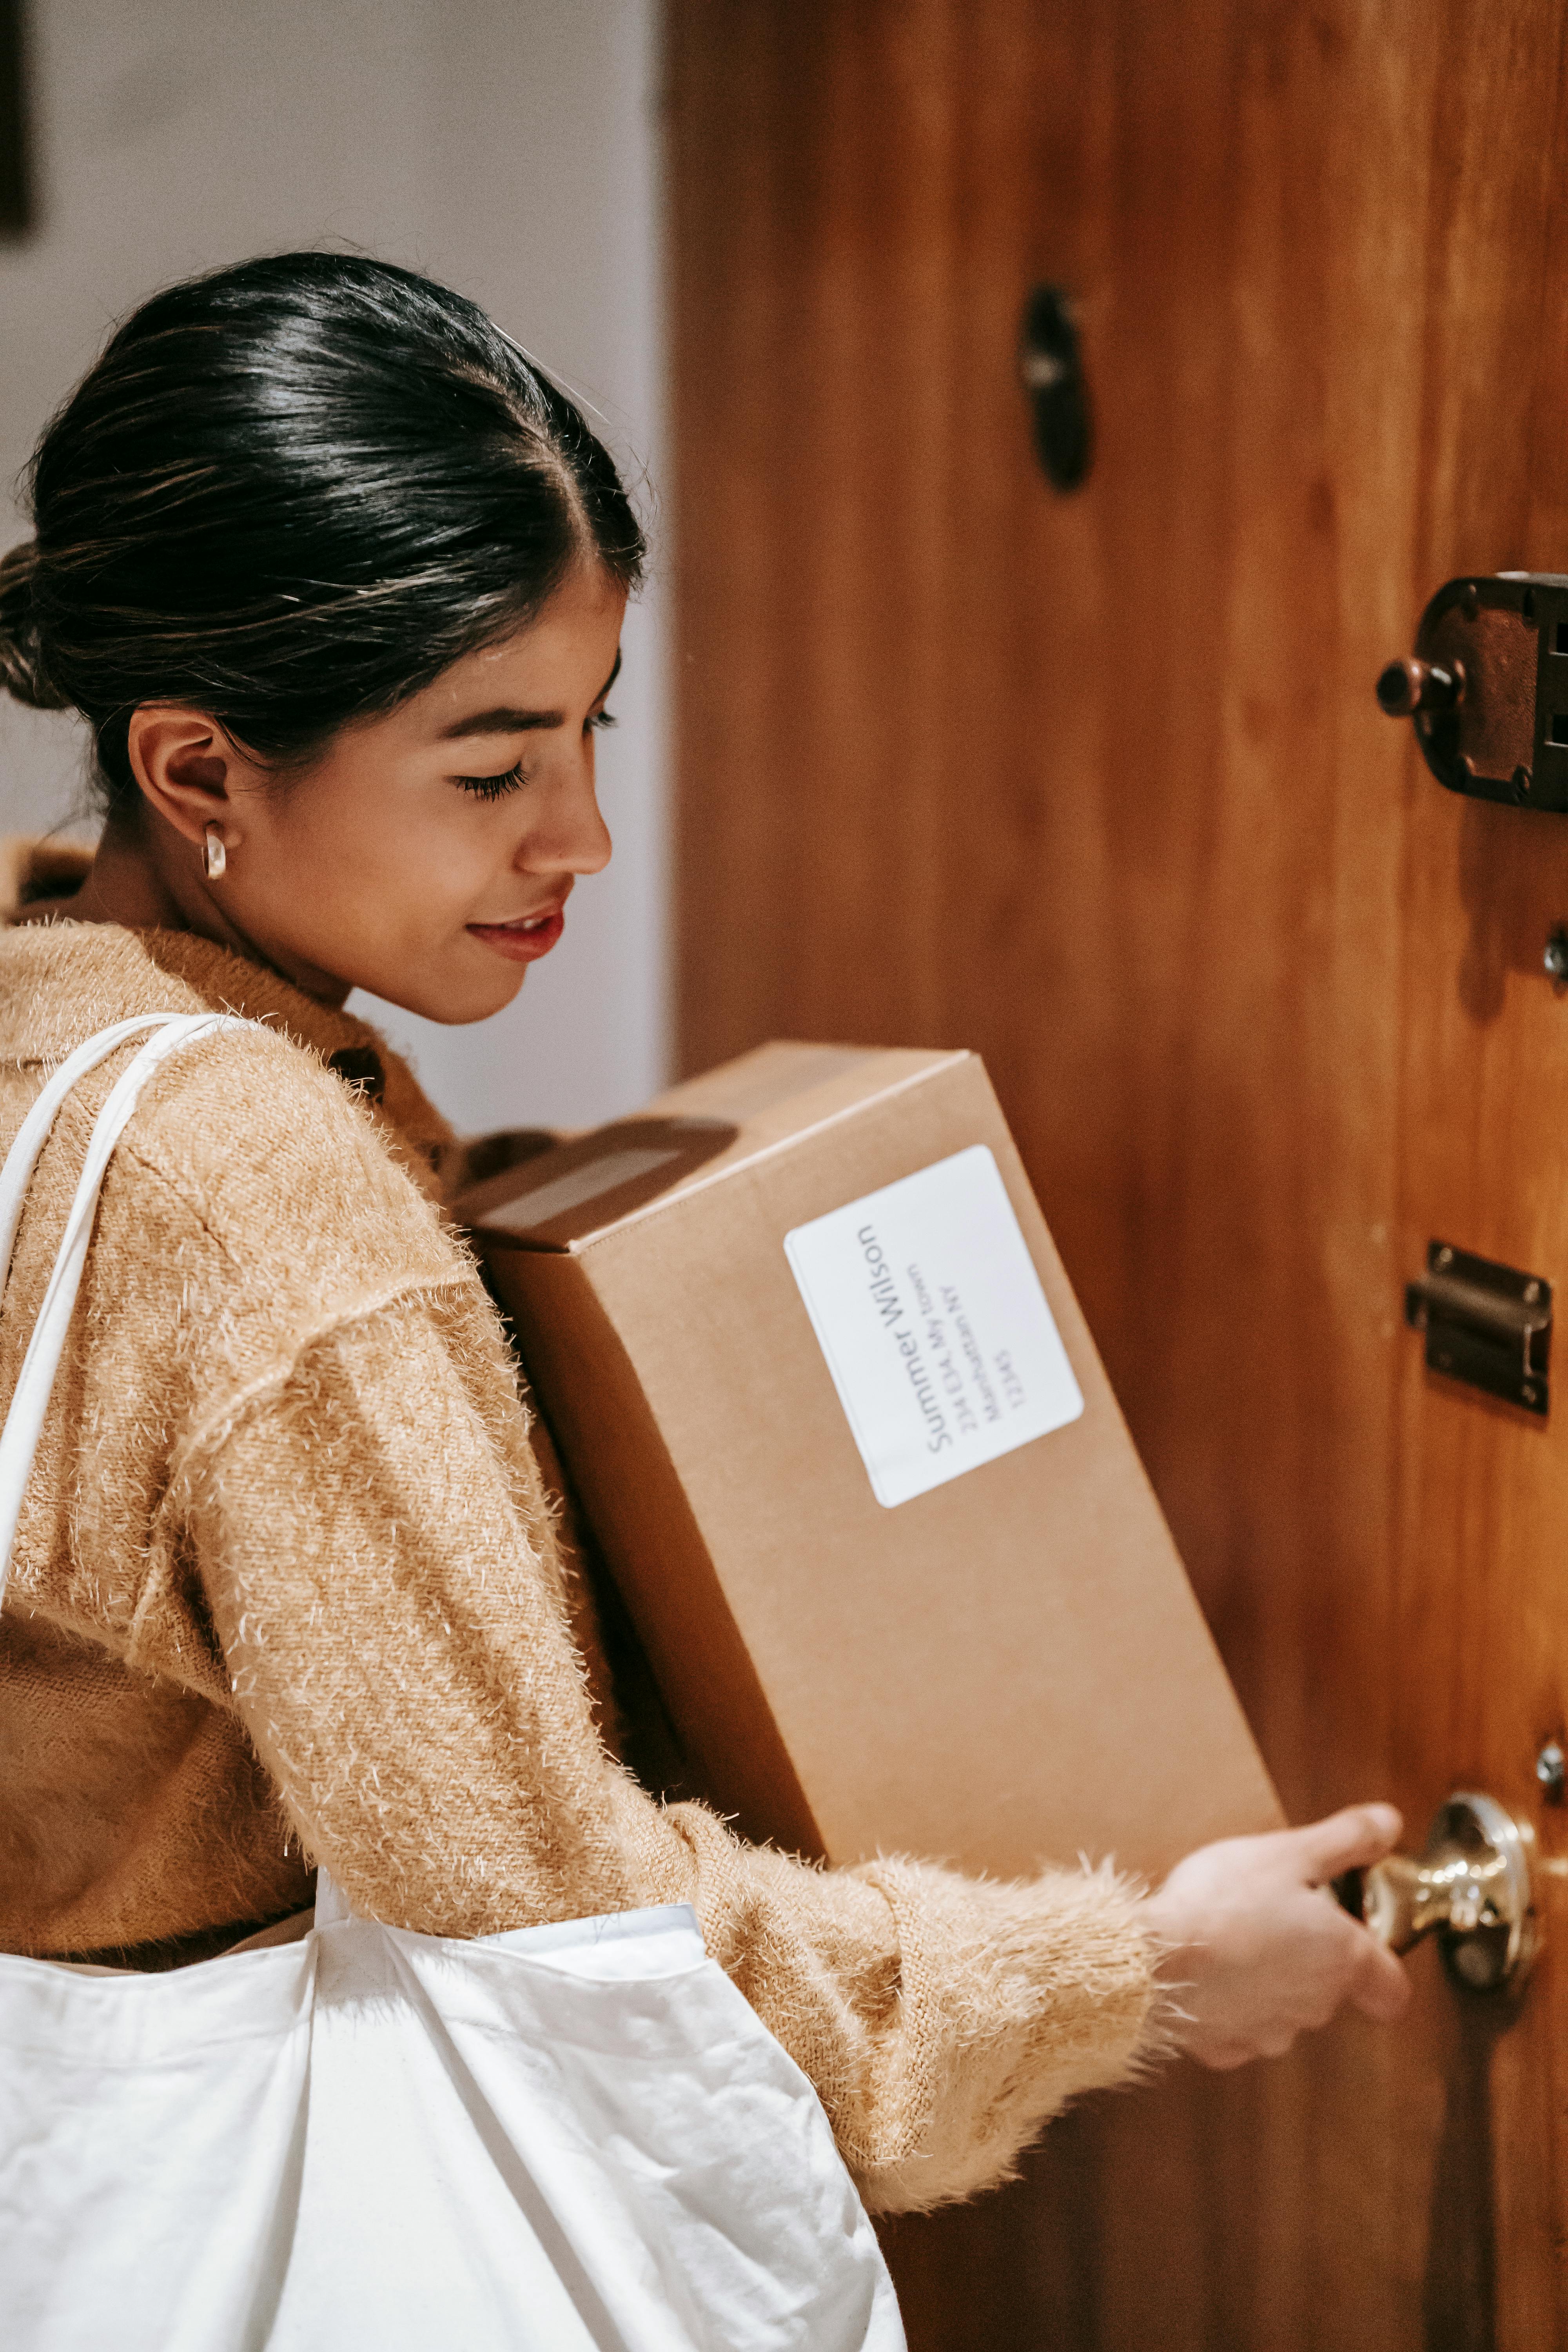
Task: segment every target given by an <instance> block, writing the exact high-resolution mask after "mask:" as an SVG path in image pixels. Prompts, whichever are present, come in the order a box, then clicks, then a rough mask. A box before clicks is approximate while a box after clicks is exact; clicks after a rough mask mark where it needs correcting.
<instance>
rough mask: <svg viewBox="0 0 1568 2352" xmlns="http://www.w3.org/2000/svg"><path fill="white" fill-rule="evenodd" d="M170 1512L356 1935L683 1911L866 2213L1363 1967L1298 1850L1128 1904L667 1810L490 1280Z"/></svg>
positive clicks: (301, 1408) (412, 1307)
mask: <svg viewBox="0 0 1568 2352" xmlns="http://www.w3.org/2000/svg"><path fill="white" fill-rule="evenodd" d="M173 1499H174V1507H175V1508H176V1509H178V1510H179V1511H180V1512H181V1513H182V1514H183V1516H184V1521H185V1532H186V1537H187V1552H188V1554H189V1556H192V1557H194V1559H195V1561H196V1562H197V1564H198V1568H199V1573H200V1575H201V1578H202V1580H203V1583H204V1586H205V1600H206V1604H207V1607H208V1608H209V1609H210V1612H211V1616H212V1620H213V1623H214V1626H215V1629H216V1633H217V1636H218V1639H219V1641H220V1643H221V1645H222V1648H223V1652H224V1654H225V1658H226V1663H227V1666H228V1671H229V1674H230V1675H231V1677H232V1685H233V1692H234V1697H235V1702H236V1705H237V1706H238V1708H239V1709H240V1711H241V1713H242V1715H243V1717H244V1718H245V1721H246V1724H247V1728H248V1730H249V1733H250V1736H251V1738H252V1739H253V1740H254V1742H255V1745H256V1747H257V1749H258V1753H259V1754H260V1756H261V1758H262V1759H263V1761H264V1763H265V1764H266V1765H267V1767H268V1770H269V1771H270V1772H271V1774H272V1775H273V1777H274V1778H275V1779H276V1780H277V1781H278V1783H279V1787H280V1788H281V1790H282V1791H283V1795H284V1798H285V1801H286V1803H287V1805H288V1808H289V1812H290V1814H291V1816H292V1819H293V1821H294V1822H295V1823H296V1825H297V1827H298V1830H299V1832H300V1837H301V1839H302V1841H303V1843H304V1844H305V1847H306V1849H307V1851H308V1852H309V1853H310V1854H311V1855H312V1856H313V1857H314V1858H315V1859H317V1860H319V1861H320V1862H321V1863H323V1864H325V1865H326V1866H327V1867H328V1868H329V1869H330V1870H331V1873H332V1874H333V1876H334V1877H335V1878H336V1879H337V1880H338V1882H339V1883H340V1885H342V1887H343V1889H344V1891H345V1893H346V1894H347V1895H348V1896H349V1899H350V1900H351V1902H352V1903H353V1905H354V1906H356V1907H357V1908H359V1909H361V1910H363V1911H364V1912H366V1913H367V1914H369V1915H371V1916H375V1917H378V1918H381V1919H384V1920H386V1921H389V1922H391V1923H394V1924H395V1925H398V1926H403V1927H413V1928H416V1929H419V1930H422V1931H424V1932H426V1933H428V1934H435V1935H450V1936H476V1935H483V1934H487V1933H490V1932H494V1931H497V1930H500V1929H502V1928H507V1927H520V1926H525V1925H529V1924H531V1923H533V1922H535V1921H541V1920H547V1919H561V1918H572V1917H583V1916H591V1915H594V1914H596V1913H605V1912H611V1911H619V1910H625V1909H628V1908H635V1907H637V1906H642V1905H646V1904H658V1903H671V1902H689V1903H691V1904H692V1905H693V1906H694V1907H695V1909H696V1911H697V1914H698V1916H699V1918H700V1923H701V1927H702V1932H703V1937H704V1939H705V1941H706V1944H707V1947H708V1949H709V1951H710V1953H711V1954H712V1956H713V1957H714V1958H716V1959H717V1960H718V1961H719V1962H720V1963H721V1966H722V1967H723V1968H724V1969H726V1970H727V1971H728V1973H729V1974H730V1975H731V1978H732V1979H734V1981H735V1982H736V1984H737V1985H738V1986H739V1987H740V1989H741V1990H742V1992H744V1993H745V1994H746V1996H747V1998H748V1999H749V2000H751V2001H752V2005H753V2007H754V2008H755V2009H756V2011H758V2014H759V2015H760V2016H761V2017H762V2019H763V2022H764V2023H765V2024H766V2025H767V2026H768V2027H769V2028H770V2030H771V2031H772V2032H773V2033H774V2034H776V2035H777V2037H778V2039H779V2040H780V2041H781V2042H783V2043H784V2047H785V2048H786V2049H787V2050H788V2051H789V2052H790V2053H791V2054H792V2055H793V2056H794V2057H795V2059H796V2060H797V2062H798V2063H800V2064H801V2066H802V2067H803V2068H804V2069H805V2072H806V2073H807V2074H809V2075H810V2076H811V2078H812V2080H813V2082H814V2083H815V2084H816V2088H817V2090H818V2092H819V2094H820V2095H821V2097H822V2099H823V2103H824V2105H825V2106H826V2109H827V2112H828V2115H829V2116H830V2117H831V2119H832V2122H833V2125H834V2128H835V2131H836V2133H837V2137H838V2141H839V2145H840V2147H841V2148H842V2149H843V2152H844V2154H845V2156H846V2158H847V2161H848V2162H849V2164H850V2165H851V2167H852V2168H853V2169H854V2170H855V2172H856V2173H857V2175H858V2179H859V2180H860V2182H861V2185H862V2188H863V2189H864V2191H865V2193H866V2195H867V2197H868V2201H869V2202H870V2203H872V2204H873V2205H874V2206H877V2207H880V2208H882V2209H885V2210H896V2209H900V2208H909V2207H916V2206H925V2205H930V2204H933V2203H937V2202H940V2201H942V2200H944V2199H948V2198H952V2197H957V2196H963V2195H967V2194H969V2193H971V2192H972V2191H973V2190H975V2189H981V2188H984V2187H985V2186H986V2185H988V2184H989V2183H991V2182H993V2181H994V2180H997V2179H1002V2178H1004V2177H1005V2175H1006V2173H1007V2172H1008V2171H1009V2169H1010V2168H1011V2167H1012V2166H1013V2164H1014V2162H1015V2161H1016V2157H1017V2155H1018V2154H1019V2152H1020V2151H1021V2149H1022V2148H1023V2147H1026V2145H1027V2144H1028V2142H1029V2141H1030V2140H1031V2139H1032V2138H1033V2137H1035V2136H1036V2134H1037V2132H1038V2130H1039V2128H1040V2126H1042V2125H1043V2124H1044V2123H1045V2122H1046V2120H1047V2118H1048V2117H1049V2116H1051V2115H1052V2114H1054V2113H1055V2112H1056V2111H1057V2110H1058V2108H1059V2107H1060V2106H1061V2105H1063V2103H1064V2102H1065V2101H1066V2100H1068V2099H1069V2098H1070V2097H1072V2096H1073V2095H1076V2094H1077V2093H1079V2092H1080V2091H1083V2090H1086V2089H1089V2088H1091V2087H1094V2086H1096V2085H1099V2084H1107V2083H1110V2082H1113V2081H1116V2080H1117V2079H1119V2078H1121V2077H1122V2076H1124V2075H1125V2074H1127V2073H1128V2072H1129V2070H1130V2069H1131V2068H1132V2067H1133V2066H1134V2065H1135V2064H1136V2063H1137V2062H1138V2059H1139V2057H1140V2055H1141V2054H1147V2053H1149V2052H1150V2051H1151V2050H1152V2049H1154V2048H1158V2047H1161V2046H1171V2045H1172V2043H1173V2041H1174V2040H1176V2039H1177V2038H1180V2037H1193V2038H1194V2046H1195V2052H1196V2054H1198V2055H1200V2056H1204V2057H1207V2058H1209V2059H1210V2061H1211V2063H1213V2062H1214V2060H1215V2057H1216V2055H1220V2054H1221V2053H1226V2054H1229V2055H1254V2054H1258V2052H1260V2051H1261V2050H1264V2049H1267V2048H1272V2047H1274V2046H1277V2044H1278V2042H1279V2038H1280V2036H1281V2034H1282V2035H1283V2038H1284V2039H1285V2040H1289V2034H1290V2032H1292V2031H1293V2030H1294V2028H1295V2026H1296V2025H1299V2024H1300V2023H1304V2022H1318V2021H1321V2016H1320V2011H1325V2012H1326V2010H1327V2009H1331V2008H1333V2007H1337V2005H1338V2002H1339V2000H1341V1999H1342V1998H1344V1997H1345V1996H1346V1995H1347V1994H1352V1993H1353V1992H1354V1991H1355V1990H1356V1971H1357V1969H1360V1968H1362V1967H1363V1965H1365V1955H1366V1954H1367V1953H1371V1952H1372V1951H1373V1947H1372V1946H1371V1943H1370V1939H1369V1938H1367V1937H1365V1935H1364V1931H1363V1930H1361V1929H1359V1928H1356V1927H1354V1926H1353V1924H1352V1922H1351V1921H1350V1920H1349V1919H1347V1918H1345V1917H1344V1916H1343V1915H1342V1914H1341V1913H1337V1912H1335V1911H1333V1910H1332V1909H1331V1906H1329V1904H1328V1901H1327V1898H1326V1897H1324V1896H1322V1895H1313V1894H1310V1893H1308V1892H1307V1891H1306V1885H1307V1881H1308V1879H1309V1878H1310V1874H1311V1869H1312V1868H1313V1867H1315V1866H1316V1864H1317V1862H1318V1860H1319V1859H1321V1857H1319V1856H1318V1854H1317V1851H1316V1848H1315V1847H1314V1848H1313V1849H1312V1852H1311V1853H1310V1854H1309V1853H1308V1851H1307V1847H1306V1845H1304V1844H1302V1843H1301V1841H1303V1840H1310V1837H1311V1836H1312V1834H1313V1833H1311V1832H1292V1833H1288V1834H1286V1835H1284V1836H1282V1837H1281V1838H1279V1839H1275V1840H1270V1839H1246V1840H1239V1841H1233V1842H1232V1843H1230V1844H1229V1845H1226V1846H1221V1847H1215V1848H1210V1849H1206V1850H1205V1854H1204V1855H1200V1856H1196V1857H1193V1858H1191V1859H1190V1860H1189V1862H1187V1863H1185V1864H1183V1865H1181V1868H1180V1869H1179V1870H1178V1871H1177V1872H1175V1873H1173V1874H1172V1877H1171V1879H1170V1880H1169V1881H1168V1882H1167V1884H1166V1885H1165V1887H1164V1888H1163V1889H1162V1890H1161V1893H1160V1895H1157V1896H1154V1897H1152V1898H1147V1899H1145V1900H1140V1896H1139V1893H1138V1890H1136V1889H1134V1888H1131V1887H1130V1886H1128V1885H1126V1884H1125V1883H1124V1882H1121V1881H1119V1880H1118V1879H1117V1878H1116V1877H1115V1876H1114V1875H1113V1874H1111V1873H1110V1872H1100V1873H1089V1872H1084V1871H1073V1872H1061V1871H1053V1872H1047V1873H1045V1874H1042V1875H1041V1876H1040V1877H1038V1878H1037V1879H1035V1880H1033V1881H1030V1882H1028V1883H1026V1884H1016V1885H996V1884H994V1883H989V1882H977V1881H973V1880H969V1879H965V1878H963V1877H960V1876H959V1875H957V1874H954V1873H952V1872H949V1871H945V1870H942V1869H938V1868H935V1867H932V1866H931V1865H929V1864H918V1863H909V1862H900V1861H884V1862H879V1863H876V1864H870V1865H868V1866H866V1867H863V1868H861V1869H858V1870H851V1871H824V1870H818V1869H816V1868H814V1867H811V1866H809V1865H807V1864H802V1863H799V1862H795V1861H794V1860H791V1859H790V1858H788V1857H787V1856H784V1855H782V1854H779V1853H773V1852H771V1851H765V1850H759V1849H757V1848H754V1847H749V1846H746V1845H744V1844H742V1843H741V1842H740V1841H739V1840H737V1839H735V1838H733V1837H732V1836H731V1834H730V1833H729V1832H728V1831H727V1830H726V1829H725V1828H724V1826H723V1824H722V1823H721V1822H719V1821H718V1820H716V1819H715V1818H714V1816H713V1815H712V1814H711V1813H710V1812H708V1811H706V1810H705V1809H704V1808H702V1807H700V1806H698V1805H676V1806H670V1807H668V1808H666V1807H663V1806H660V1805H658V1804H656V1803H655V1802H654V1801H652V1800H651V1799H650V1798H648V1797H647V1795H645V1794H644V1793H643V1791H642V1790H639V1789H638V1788H637V1786H636V1785H635V1783H634V1782H633V1781H632V1780H631V1779H630V1778H629V1776H628V1775H627V1774H626V1773H625V1772H624V1771H623V1770H622V1769H620V1768H619V1767H618V1766H617V1765H616V1763H615V1761H614V1760H613V1759H611V1758H610V1757H609V1756H608V1755H607V1754H606V1753H605V1749H604V1747H603V1745H602V1743H601V1742H600V1740H599V1738H598V1737H597V1735H596V1733H595V1727H594V1723H593V1720H592V1716H591V1712H590V1705H589V1698H588V1692H587V1688H586V1685H585V1681H584V1675H583V1672H582V1668H581V1663H580V1660H579V1658H578V1656H577V1654H576V1653H575V1651H574V1647H573V1643H572V1640H571V1636H570V1633H569V1631H568V1614H567V1610H566V1606H565V1596H564V1593H563V1581H562V1575H561V1568H560V1562H559V1559H558V1557H557V1554H556V1550H555V1547H554V1543H553V1539H552V1528H551V1522H550V1517H549V1512H548V1508H547V1506H546V1501H545V1497H544V1494H543V1490H542V1484H541V1480H540V1476H539V1472H538V1468H537V1465H536V1464H535V1461H534V1458H533V1454H532V1451H531V1446H530V1444H529V1440H528V1434H527V1427H526V1423H525V1421H524V1417H523V1414H522V1412H521V1407H520V1405H519V1403H518V1401H517V1394H516V1390H515V1386H514V1376H513V1371H512V1368H511V1366H510V1360H509V1359H508V1358H507V1355H506V1353H505V1349H504V1346H503V1343H502V1340H501V1337H500V1330H499V1327H498V1325H497V1323H496V1319H495V1318H494V1316H493V1314H492V1312H491V1310H490V1308H489V1303H488V1301H487V1300H486V1299H485V1298H484V1297H483V1295H482V1293H481V1292H480V1290H479V1286H478V1284H477V1282H475V1283H469V1282H459V1283H455V1284H450V1285H447V1286H439V1287H436V1288H433V1289H432V1290H430V1291H429V1292H427V1293H426V1294H424V1295H422V1296H418V1297H403V1298H400V1299H398V1300H396V1301H395V1302H394V1303H392V1304H389V1305H386V1306H384V1307H379V1308H377V1309H375V1310H374V1311H371V1312H368V1313H365V1314H363V1316H360V1317H358V1318H354V1319H353V1320H351V1321H347V1322H345V1323H343V1324H342V1325H340V1326H339V1327H338V1328H334V1329H332V1330H331V1331H329V1332H326V1333H324V1334H322V1335H321V1337H320V1338H319V1339H316V1340H314V1341H313V1342H312V1343H311V1345H310V1347H309V1348H308V1349H306V1350H305V1351H304V1352H303V1353H302V1354H301V1356H300V1358H299V1359H298V1360H297V1361H296V1362H295V1363H294V1364H293V1366H292V1367H291V1369H290V1370H289V1371H288V1372H287V1374H286V1375H284V1376H281V1377H279V1380H278V1381H276V1383H274V1384H271V1385H269V1386H268V1387H267V1388H266V1389H265V1390H264V1391H260V1392H258V1394H256V1395H255V1396H254V1397H253V1398H252V1399H251V1400H250V1401H249V1402H248V1403H247V1405H246V1406H245V1408H244V1409H243V1410H242V1411H241V1412H238V1413H237V1414H236V1415H235V1416H234V1417H232V1418H231V1419H226V1421H225V1423H224V1424H223V1426H222V1428H221V1430H220V1431H218V1432H216V1433H214V1435H213V1436H212V1437H211V1438H210V1439H209V1440H208V1441H206V1442H205V1443H203V1444H198V1445H196V1446H195V1448H194V1449H193V1451H192V1454H191V1455H190V1457H189V1458H188V1459H187V1460H186V1461H185V1462H184V1464H183V1465H178V1474H177V1478H176V1484H175V1490H174V1498H173ZM1364 1826H1365V1825H1364V1824H1363V1830H1364ZM1363 1842H1364V1841H1363ZM1341 1843H1343V1841H1341ZM1299 1846H1300V1851H1298V1847H1299ZM1325 1851H1326V1849H1325ZM1334 1866H1335V1867H1336V1868H1338V1867H1342V1866H1345V1865H1344V1864H1343V1862H1342V1861H1336V1862H1335V1864H1334ZM1302 1906H1307V1907H1305V1908H1303V1907H1302ZM1216 1938H1217V1946H1216V1943H1215V1939H1216ZM1163 1954H1168V1955H1169V1958H1167V1961H1166V1966H1167V1968H1168V1969H1171V1970H1172V1972H1173V1975H1174V1978H1175V1979H1176V1980H1177V1981H1176V1985H1173V1998H1172V2000H1167V2001H1165V2002H1163V2003H1159V2004H1158V2006H1159V2007H1160V2009H1161V2011H1162V2014H1161V2015H1160V2017H1159V2018H1158V2019H1157V2020H1156V2021H1155V2022H1154V2023H1153V2025H1152V2024H1151V2012H1152V2010H1153V2009H1155V2007H1156V2005H1157V1989H1156V1982H1155V1969H1156V1966H1157V1964H1158V1963H1159V1962H1160V1960H1161V1958H1162V1955H1163ZM1377 1957H1379V1958H1384V1960H1385V1959H1386V1956H1377ZM1386 1965H1387V1966H1388V1967H1389V1968H1391V1969H1392V1968H1394V1963H1392V1962H1386ZM1180 1986H1186V1987H1188V1988H1190V1990H1189V1991H1188V1992H1187V1993H1186V1994H1185V1995H1184V1993H1183V1992H1182V1991H1181V1990H1179V1989H1178V1987H1180ZM1365 2005H1369V2006H1370V2005H1371V2004H1370V2003H1368V2004H1365ZM1184 2006H1185V2008H1186V2010H1187V2011H1188V2014H1187V2015H1186V2016H1184V2014H1183V2008H1184Z"/></svg>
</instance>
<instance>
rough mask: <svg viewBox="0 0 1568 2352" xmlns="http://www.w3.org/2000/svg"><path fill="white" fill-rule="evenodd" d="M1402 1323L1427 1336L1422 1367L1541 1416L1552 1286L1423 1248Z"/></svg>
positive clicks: (1445, 1245)
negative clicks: (1421, 1270)
mask: <svg viewBox="0 0 1568 2352" xmlns="http://www.w3.org/2000/svg"><path fill="white" fill-rule="evenodd" d="M1405 1321H1406V1322H1407V1323H1408V1324H1410V1325H1411V1327H1412V1328H1414V1329H1415V1330H1417V1331H1424V1332H1425V1333H1426V1367H1427V1370H1429V1371H1434V1372H1446V1373H1447V1376H1448V1378H1449V1379H1450V1380H1454V1381H1468V1382H1469V1384H1470V1386H1471V1387H1472V1388H1477V1389H1485V1390H1486V1391H1487V1392H1488V1394H1489V1396H1497V1397H1502V1398H1504V1399H1505V1400H1506V1401H1507V1402H1508V1403H1510V1404H1517V1405H1522V1406H1523V1408H1524V1410H1525V1412H1533V1413H1539V1414H1540V1415H1541V1417H1542V1420H1544V1419H1545V1417H1546V1411H1547V1406H1548V1404H1549V1403H1550V1402H1551V1388H1550V1383H1549V1381H1548V1378H1547V1370H1548V1365H1549V1362H1550V1359H1551V1352H1552V1285H1551V1284H1550V1283H1549V1282H1546V1281H1544V1280H1543V1279H1542V1276H1540V1275H1538V1274H1521V1273H1520V1271H1519V1269H1518V1268H1517V1267H1516V1266H1511V1265H1495V1264H1494V1263H1493V1262H1492V1260H1491V1259H1490V1258H1485V1257H1472V1256H1471V1255H1469V1253H1468V1250H1461V1249H1455V1247H1454V1246H1453V1244H1452V1243H1450V1242H1429V1243H1428V1244H1427V1247H1426V1273H1425V1274H1424V1275H1423V1276H1421V1278H1420V1280H1419V1281H1417V1282H1412V1283H1409V1284H1407V1285H1406V1287H1405Z"/></svg>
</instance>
